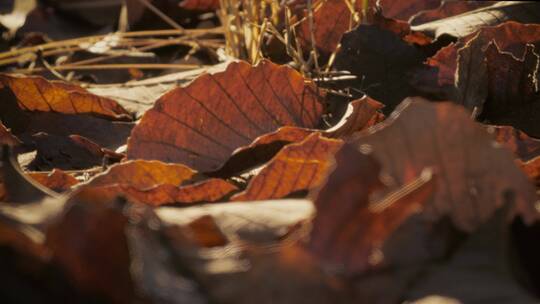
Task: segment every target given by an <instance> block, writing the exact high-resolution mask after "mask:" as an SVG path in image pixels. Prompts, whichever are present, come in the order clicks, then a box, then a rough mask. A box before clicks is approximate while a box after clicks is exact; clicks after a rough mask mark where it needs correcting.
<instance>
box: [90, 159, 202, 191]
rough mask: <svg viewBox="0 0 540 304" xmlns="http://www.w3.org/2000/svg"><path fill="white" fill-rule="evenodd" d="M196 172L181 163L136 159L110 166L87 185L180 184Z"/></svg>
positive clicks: (148, 185) (137, 185)
mask: <svg viewBox="0 0 540 304" xmlns="http://www.w3.org/2000/svg"><path fill="white" fill-rule="evenodd" d="M195 174H196V172H195V171H194V170H192V169H190V168H188V167H186V166H184V165H180V164H165V163H162V162H159V161H144V160H134V161H127V162H124V163H120V164H117V165H114V166H111V167H109V169H108V170H107V171H106V172H104V173H102V174H99V175H96V176H95V177H94V178H92V179H91V180H90V181H89V182H88V183H87V184H86V185H87V186H92V187H99V186H107V185H112V184H128V185H131V186H133V187H136V188H140V189H145V188H151V187H154V186H156V185H161V184H169V185H175V186H179V185H181V184H182V183H183V182H185V181H188V180H190V179H191V178H192V177H193V176H194V175H195Z"/></svg>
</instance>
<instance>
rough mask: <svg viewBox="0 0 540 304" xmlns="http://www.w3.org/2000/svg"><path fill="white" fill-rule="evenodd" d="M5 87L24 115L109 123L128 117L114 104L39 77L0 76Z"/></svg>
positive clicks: (123, 110) (71, 86)
mask: <svg viewBox="0 0 540 304" xmlns="http://www.w3.org/2000/svg"><path fill="white" fill-rule="evenodd" d="M1 85H3V86H6V87H7V88H9V89H10V90H11V91H12V92H13V94H14V95H15V96H16V97H17V100H18V102H19V107H20V108H21V109H23V110H26V111H40V112H56V113H64V114H93V115H97V116H102V117H107V118H110V119H117V120H126V119H129V113H128V112H127V111H126V110H125V109H124V108H122V106H120V105H119V104H118V103H117V102H116V101H114V100H112V99H108V98H105V97H100V96H97V95H94V94H92V93H90V92H88V91H86V90H85V89H83V88H81V87H79V86H77V85H73V84H69V83H65V82H60V81H48V80H46V79H45V78H42V77H39V76H15V75H7V74H0V86H1Z"/></svg>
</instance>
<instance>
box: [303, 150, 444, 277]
mask: <svg viewBox="0 0 540 304" xmlns="http://www.w3.org/2000/svg"><path fill="white" fill-rule="evenodd" d="M380 173H381V166H380V164H379V163H378V162H377V161H376V160H375V159H374V158H373V157H372V156H369V155H365V154H363V153H360V152H358V151H356V150H355V148H353V147H352V146H348V145H345V146H344V147H343V148H342V150H340V151H339V152H338V153H337V154H336V164H335V170H334V171H333V172H332V173H331V174H330V175H329V176H328V179H327V181H326V184H325V185H324V186H323V187H322V188H321V189H320V190H319V191H318V193H317V194H316V195H315V198H314V204H315V208H316V215H315V217H314V219H313V221H312V223H311V225H312V227H313V228H312V231H311V233H310V237H309V241H308V243H307V245H306V246H307V250H308V251H309V252H310V253H312V254H313V255H315V256H316V257H318V258H319V259H321V260H322V261H323V263H324V264H323V265H324V267H326V268H328V269H332V270H333V271H337V272H338V273H342V274H361V273H364V272H366V271H368V270H370V269H374V268H376V267H378V266H380V264H382V263H384V255H383V254H382V252H381V250H380V248H381V246H382V245H383V243H384V241H385V240H386V239H387V238H388V237H389V236H390V235H391V234H392V233H393V232H394V231H395V230H396V228H397V227H398V226H399V225H401V224H402V223H403V222H404V221H405V219H407V218H408V217H409V216H410V215H411V214H413V213H414V212H415V211H417V210H419V208H420V207H421V206H422V205H423V204H424V203H425V202H426V201H427V199H428V198H429V197H430V196H431V195H432V193H433V190H434V186H435V179H433V178H432V176H431V173H430V172H427V171H426V172H424V173H422V175H421V176H420V177H418V178H417V179H416V180H412V181H411V182H410V183H409V184H408V185H404V186H403V187H401V188H398V190H396V191H394V192H392V193H390V194H388V195H386V196H384V197H383V198H381V199H379V200H375V199H373V194H374V193H375V192H376V191H377V190H381V189H383V188H384V184H383V182H382V181H381V180H380V177H381V175H380Z"/></svg>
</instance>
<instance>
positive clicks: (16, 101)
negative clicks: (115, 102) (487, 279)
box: [0, 75, 134, 149]
mask: <svg viewBox="0 0 540 304" xmlns="http://www.w3.org/2000/svg"><path fill="white" fill-rule="evenodd" d="M6 77H8V78H6ZM9 77H11V76H5V75H4V76H2V78H1V79H3V80H2V81H4V80H6V79H7V80H9V82H10V83H11V80H10V79H12V78H9ZM13 79H15V80H16V81H15V80H13V83H14V84H15V85H16V89H15V90H14V91H12V90H11V89H9V87H8V86H4V89H2V90H0V96H1V97H2V99H3V102H2V103H0V119H1V120H2V123H3V124H4V125H5V126H6V127H8V128H10V129H11V132H12V133H13V134H14V135H16V136H17V137H18V138H19V139H20V140H21V141H23V142H24V143H25V144H28V145H31V144H32V142H33V138H32V136H33V135H34V134H36V133H39V132H45V133H48V134H50V135H58V136H70V135H74V134H77V135H81V136H84V137H87V138H89V139H90V140H92V141H94V142H96V143H97V144H99V145H100V146H103V147H107V148H115V149H116V148H118V147H119V146H121V145H123V144H125V140H126V138H127V137H128V135H129V132H130V131H131V129H132V128H133V125H134V124H133V123H131V122H123V121H115V120H111V119H125V118H127V116H126V115H125V114H115V113H114V111H115V109H117V106H111V108H110V109H109V108H108V106H107V105H109V102H108V101H104V102H101V101H100V100H101V97H97V96H95V95H92V94H89V93H82V92H78V91H77V90H81V89H80V88H79V89H76V88H75V89H73V91H65V90H63V85H64V84H63V83H54V82H53V83H48V82H47V83H46V84H43V83H42V81H45V80H44V79H41V78H36V79H39V80H38V81H37V83H40V84H42V85H43V86H44V87H45V88H47V90H48V91H47V92H49V93H51V94H52V93H55V92H56V93H58V92H60V93H58V94H59V95H58V96H56V97H55V95H47V97H41V96H37V97H32V96H33V94H34V93H35V94H38V93H39V91H37V88H38V87H39V86H37V85H35V86H34V84H33V83H32V81H31V80H32V79H33V78H29V79H30V80H29V79H25V78H13ZM21 80H22V82H19V81H21ZM27 82H30V84H29V85H31V87H30V89H29V92H33V93H32V94H27V93H26V92H24V88H23V87H19V85H21V84H23V83H27ZM59 84H61V85H59ZM67 86H68V87H69V86H72V85H67ZM16 91H23V92H22V93H20V92H19V94H21V96H22V97H20V98H21V99H20V98H19V97H17V96H16V95H15V92H16ZM70 96H79V97H80V98H79V99H78V100H79V101H80V102H81V103H82V104H83V106H80V107H75V106H73V107H72V106H68V107H66V106H67V105H71V104H72V102H71V101H70V99H69V98H70ZM87 97H88V98H87ZM34 98H35V99H34ZM64 98H67V99H64ZM109 101H111V102H112V100H109ZM47 102H50V103H51V105H54V106H49V105H48V103H47ZM102 105H103V106H102ZM26 107H28V108H26ZM28 109H32V111H30V110H28ZM53 109H56V110H58V111H66V112H67V113H74V112H75V111H83V112H84V111H87V112H86V114H66V113H61V112H53ZM113 110H114V111H113ZM119 111H120V112H122V110H119ZM96 115H98V116H100V117H96ZM107 115H108V117H107ZM115 117H116V118H115Z"/></svg>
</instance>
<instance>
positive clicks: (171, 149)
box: [127, 61, 322, 171]
mask: <svg viewBox="0 0 540 304" xmlns="http://www.w3.org/2000/svg"><path fill="white" fill-rule="evenodd" d="M321 114H322V105H321V104H320V103H319V95H318V94H317V91H316V89H315V87H314V85H313V84H311V83H307V84H306V83H305V80H304V79H303V78H302V76H301V75H300V74H299V73H298V72H296V71H295V70H293V69H291V68H289V67H285V66H277V65H275V64H273V63H271V62H269V61H262V62H261V63H259V64H258V65H257V66H255V67H252V66H251V65H249V64H248V63H246V62H233V63H231V64H230V65H229V66H228V67H227V70H226V71H224V72H220V73H216V74H205V75H202V76H200V77H199V78H197V79H196V80H195V81H193V82H192V83H191V84H190V85H189V86H187V87H185V88H177V89H175V90H172V91H171V92H169V93H167V94H165V95H164V96H163V97H162V98H160V99H159V100H158V101H157V102H156V104H155V106H154V107H153V108H152V109H151V110H149V111H148V112H146V114H145V115H144V116H143V118H142V119H141V121H140V123H139V124H138V125H137V126H136V127H135V128H134V129H133V132H132V134H131V137H130V139H129V141H128V151H127V155H128V158H129V159H155V160H161V161H165V162H176V163H183V164H186V165H188V166H190V167H192V168H194V169H196V170H200V171H212V170H215V169H217V168H219V167H220V166H221V165H222V164H223V163H224V162H225V160H227V159H228V158H229V157H230V155H231V153H232V152H233V151H234V150H235V149H236V148H238V147H241V146H244V145H248V144H249V143H250V142H251V141H252V140H253V139H255V138H256V137H257V136H260V135H262V134H265V133H268V132H272V131H274V130H277V129H278V128H279V127H281V126H285V125H290V126H299V127H307V128H313V127H315V126H317V124H318V123H319V120H320V117H321Z"/></svg>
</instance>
